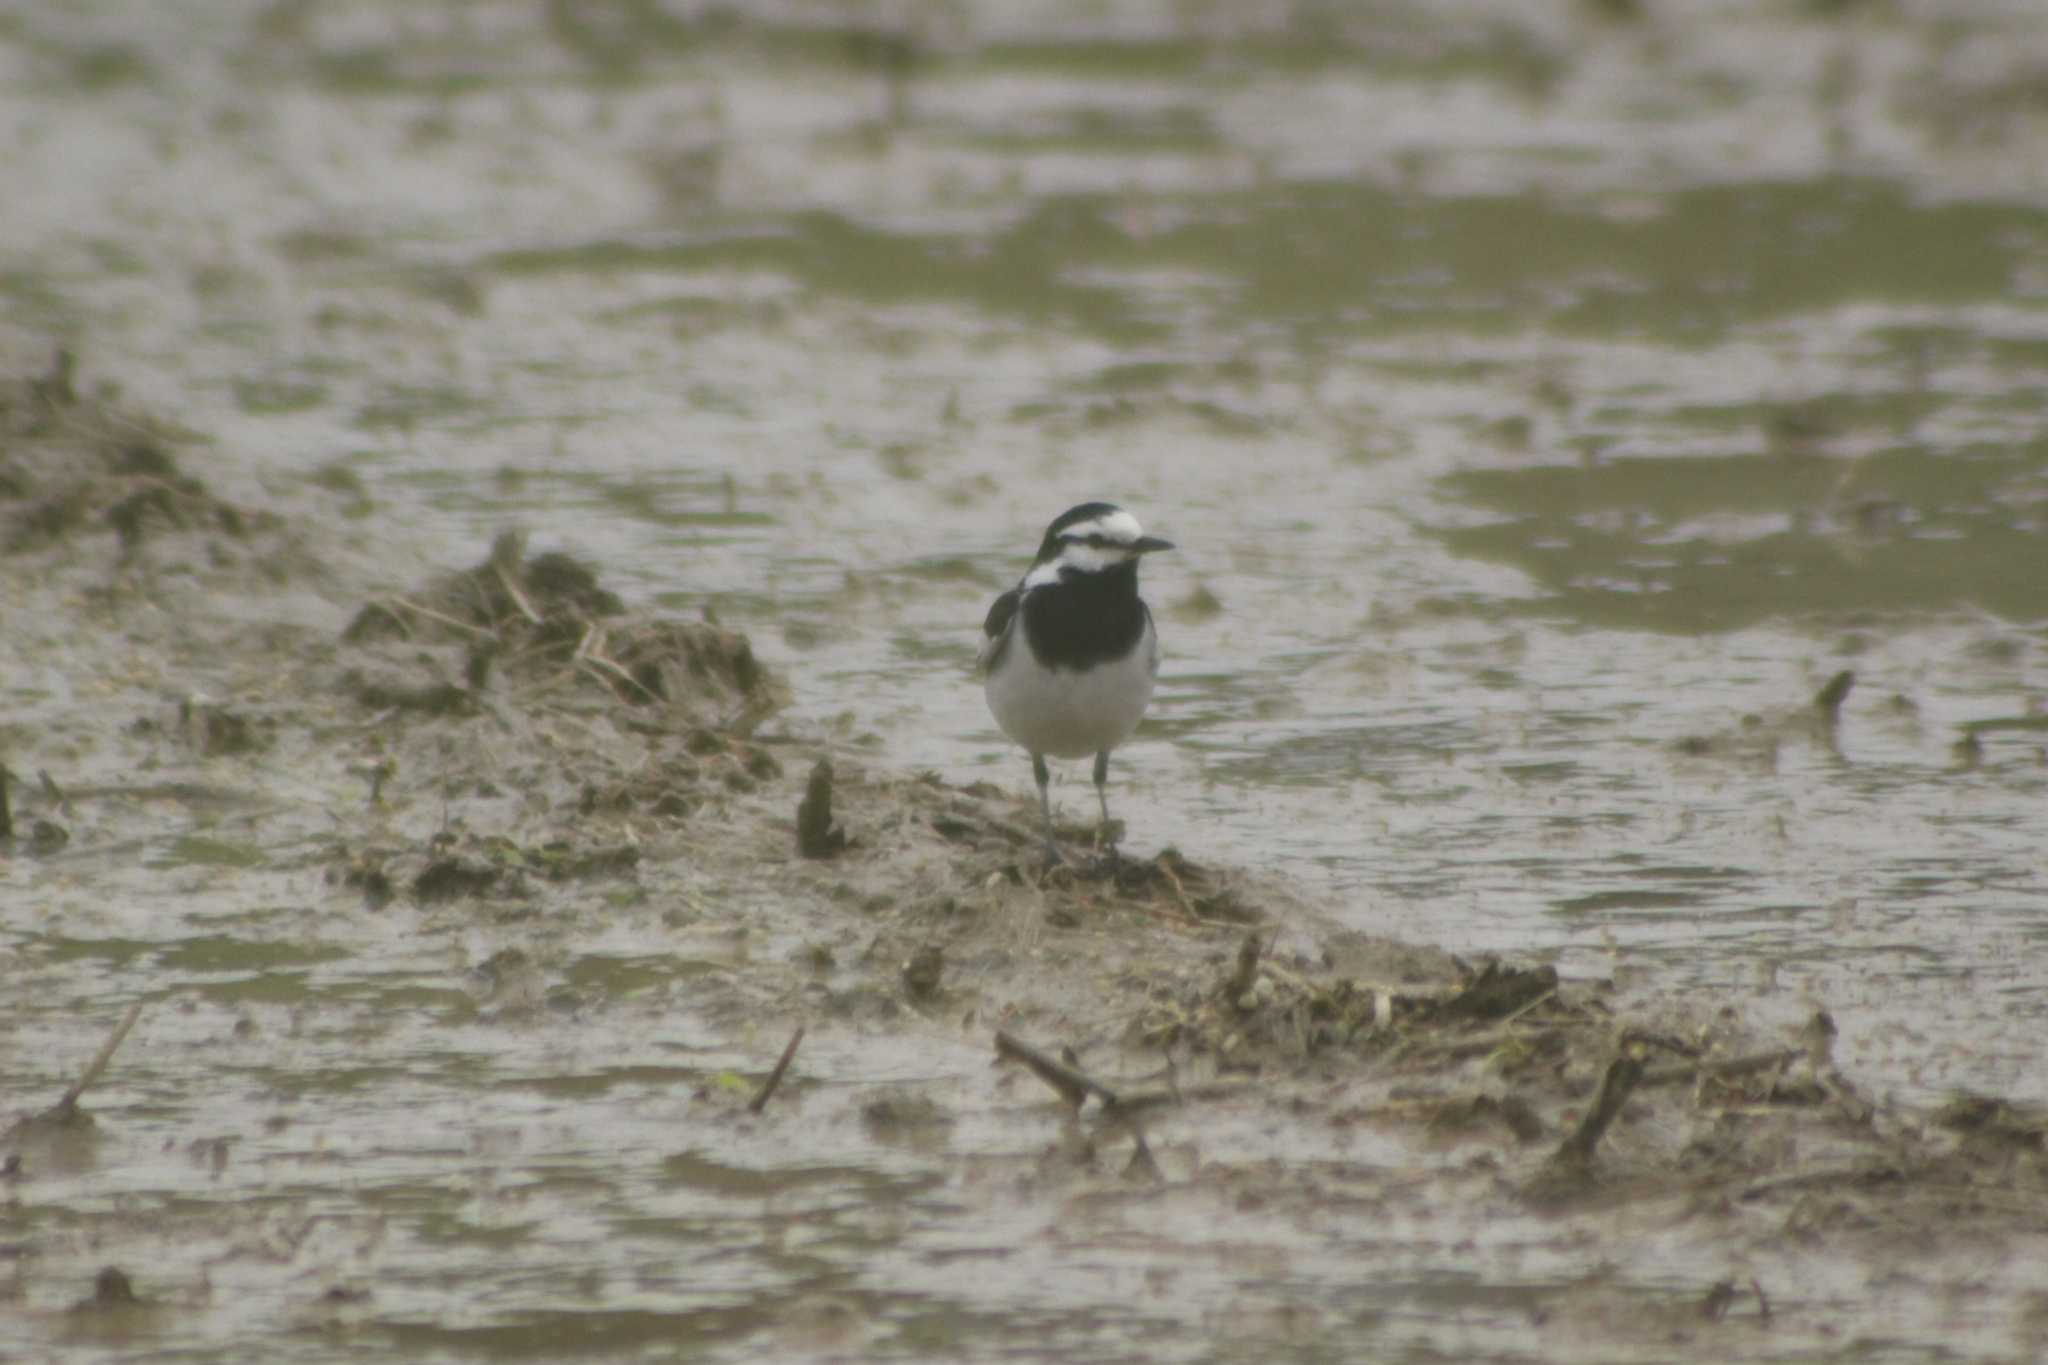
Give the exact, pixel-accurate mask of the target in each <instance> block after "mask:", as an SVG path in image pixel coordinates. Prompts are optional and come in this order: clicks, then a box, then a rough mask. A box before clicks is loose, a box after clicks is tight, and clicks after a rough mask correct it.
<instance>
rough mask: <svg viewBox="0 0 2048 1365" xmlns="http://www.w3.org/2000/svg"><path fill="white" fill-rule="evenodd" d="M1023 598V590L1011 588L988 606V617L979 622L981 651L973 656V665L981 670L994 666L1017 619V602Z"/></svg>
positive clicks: (986, 670) (985, 670) (984, 670)
mask: <svg viewBox="0 0 2048 1365" xmlns="http://www.w3.org/2000/svg"><path fill="white" fill-rule="evenodd" d="M1023 600H1024V592H1023V590H1022V589H1021V588H1012V589H1010V590H1009V591H1008V592H1006V593H1004V594H1003V595H1002V596H1001V597H998V598H997V599H996V600H995V602H994V603H993V604H992V605H991V606H990V607H989V609H988V619H987V620H985V621H983V622H982V623H981V634H982V641H981V652H980V653H979V654H977V655H975V657H974V666H975V667H976V668H978V669H980V670H981V671H982V672H984V673H986V672H988V670H990V669H991V668H994V667H995V666H996V660H997V659H1000V658H1001V657H1002V656H1003V646H1004V645H1005V644H1007V643H1009V639H1010V627H1011V626H1012V625H1013V624H1015V622H1016V619H1017V604H1018V603H1019V602H1021V601H1023Z"/></svg>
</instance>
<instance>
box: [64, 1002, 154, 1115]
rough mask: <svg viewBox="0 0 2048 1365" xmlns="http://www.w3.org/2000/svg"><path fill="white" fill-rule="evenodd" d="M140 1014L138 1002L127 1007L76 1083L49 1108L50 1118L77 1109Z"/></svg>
mask: <svg viewBox="0 0 2048 1365" xmlns="http://www.w3.org/2000/svg"><path fill="white" fill-rule="evenodd" d="M141 1014H142V1002H141V1001H140V1000H138V1001H136V1002H135V1003H134V1004H132V1005H130V1006H129V1007H128V1012H127V1013H126V1014H124V1015H122V1016H121V1022H120V1023H118V1024H116V1025H114V1031H113V1032H112V1033H110V1034H108V1035H107V1041H106V1042H104V1043H101V1044H100V1050H99V1051H98V1052H96V1053H94V1054H93V1059H92V1061H90V1062H88V1063H87V1064H86V1068H85V1070H84V1072H83V1073H81V1074H80V1075H79V1077H78V1081H77V1083H76V1084H74V1085H73V1086H72V1087H71V1088H70V1089H69V1090H67V1091H65V1092H64V1098H63V1099H61V1100H58V1101H57V1103H56V1104H54V1105H52V1106H51V1107H50V1111H49V1113H50V1116H51V1117H53V1118H63V1117H66V1116H68V1115H69V1114H71V1113H72V1111H74V1110H76V1109H77V1108H78V1099H79V1096H81V1095H83V1094H84V1093H85V1092H86V1088H87V1087H88V1086H90V1085H91V1084H92V1083H93V1082H94V1081H96V1080H98V1079H99V1078H100V1073H101V1072H103V1071H105V1070H106V1069H107V1063H109V1062H111V1061H113V1060H114V1053H115V1051H116V1050H117V1049H118V1048H119V1047H120V1046H121V1043H122V1042H123V1041H124V1040H125V1039H126V1038H127V1037H128V1030H130V1029H132V1028H134V1027H135V1020H136V1019H137V1018H138V1017H139V1016H140V1015H141Z"/></svg>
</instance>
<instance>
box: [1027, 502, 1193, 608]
mask: <svg viewBox="0 0 2048 1365" xmlns="http://www.w3.org/2000/svg"><path fill="white" fill-rule="evenodd" d="M1172 548H1173V542H1172V541H1170V540H1161V539H1160V538H1159V537H1158V536H1148V535H1146V534H1145V528H1144V527H1142V526H1140V525H1139V524H1138V519H1137V518H1136V517H1134V516H1132V515H1131V514H1130V513H1129V512H1126V511H1125V510H1124V509H1123V508H1121V507H1118V506H1117V505H1116V504H1115V503H1108V502H1084V503H1082V504H1081V505H1080V506H1078V507H1070V508H1068V509H1067V510H1066V511H1064V512H1062V513H1060V514H1059V515H1058V516H1057V517H1055V518H1053V522H1052V525H1050V526H1048V527H1046V528H1045V539H1044V540H1042V541H1040V542H1039V545H1038V557H1037V558H1036V559H1035V560H1033V561H1032V563H1031V572H1030V573H1029V574H1027V575H1025V579H1024V583H1025V586H1027V587H1035V586H1037V585H1039V584H1041V583H1052V582H1056V581H1058V579H1059V577H1060V575H1061V574H1062V573H1068V572H1071V573H1107V572H1108V571H1110V570H1111V569H1115V568H1119V567H1121V566H1122V565H1125V564H1135V563H1137V561H1138V560H1139V559H1140V558H1142V557H1143V556H1145V555H1148V554H1151V553H1152V552H1153V551H1155V550H1171V549H1172Z"/></svg>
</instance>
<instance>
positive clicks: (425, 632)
mask: <svg viewBox="0 0 2048 1365" xmlns="http://www.w3.org/2000/svg"><path fill="white" fill-rule="evenodd" d="M342 639H343V641H344V643H346V644H349V645H353V646H356V647H357V648H358V649H361V650H364V651H367V652H369V653H370V654H372V656H373V657H378V658H381V659H383V660H384V661H386V662H387V663H389V664H392V665H394V666H395V668H396V671H393V669H391V668H387V669H384V670H383V671H381V672H379V671H365V670H351V671H350V673H349V674H348V675H347V676H346V678H345V684H346V686H347V687H348V689H349V690H350V691H352V692H354V693H355V695H356V696H357V699H358V700H359V701H361V702H362V703H363V704H364V705H366V706H372V707H379V708H394V709H398V710H405V711H418V712H427V713H431V714H436V715H450V714H465V713H467V712H469V711H472V710H474V709H476V705H477V701H478V697H479V696H480V695H481V694H482V693H483V691H484V690H485V688H486V687H487V686H488V685H489V684H490V682H491V680H492V678H493V677H494V676H495V677H497V678H498V679H500V680H502V681H503V683H504V684H505V685H507V686H509V687H511V688H512V689H514V690H515V691H516V692H517V693H518V695H519V697H520V699H521V700H522V702H524V703H527V704H536V703H542V704H544V702H545V699H546V696H547V694H548V693H549V692H550V691H552V690H555V689H557V688H558V687H559V686H560V685H562V684H564V683H571V684H574V685H575V686H576V687H577V688H579V689H581V690H585V691H587V690H589V689H592V688H594V689H597V690H598V691H600V692H601V693H602V695H603V696H604V697H605V698H606V699H607V700H609V701H612V702H618V703H623V704H624V705H626V706H630V707H635V708H644V709H645V710H646V711H647V712H648V713H649V714H648V715H646V716H644V717H642V718H641V719H640V721H639V722H638V723H639V724H641V725H643V726H644V727H646V728H651V729H670V730H687V729H693V728H703V727H706V726H709V727H711V728H713V729H715V730H718V731H726V732H732V733H735V734H746V733H749V732H751V731H752V729H753V728H754V727H755V726H756V725H758V724H760V722H761V721H762V720H763V719H765V718H766V717H767V716H769V715H770V714H772V713H773V712H774V711H775V710H776V709H777V708H778V707H779V706H780V705H781V704H782V701H783V699H784V697H785V696H786V689H785V688H784V687H783V685H782V684H781V683H780V681H779V680H778V679H776V678H775V677H774V676H773V675H772V674H771V673H770V672H769V671H768V670H767V669H766V668H764V667H762V665H761V664H760V662H759V661H758V660H756V659H755V657H754V651H753V646H752V645H751V644H750V643H749V642H748V640H747V637H746V636H744V635H742V634H740V633H739V632H737V631H730V630H725V629H723V628H721V627H720V626H718V625H716V624H714V623H712V622H709V621H701V622H698V621H678V620H674V619H669V618H654V619H634V618H632V617H630V616H628V614H627V612H626V606H625V603H624V602H622V601H621V600H620V599H619V597H618V595H617V594H616V593H613V592H611V591H610V590H609V589H607V588H605V587H603V586H601V585H600V584H599V582H598V578H597V574H596V572H595V571H594V570H592V569H591V568H590V567H589V566H588V565H586V564H584V563H583V562H582V561H580V560H578V559H576V558H575V557H574V556H572V555H567V554H563V553H560V552H557V551H551V552H547V553H543V554H536V555H531V556H529V555H527V554H526V552H525V539H524V537H523V536H522V535H521V534H520V533H518V532H507V533H505V534H503V535H501V536H499V537H498V540H497V542H496V543H495V544H493V545H492V547H491V553H490V555H489V557H488V558H486V559H485V560H484V561H483V562H482V563H481V564H478V565H476V566H475V567H473V568H469V569H463V570H460V571H459V572H456V573H451V574H446V575H443V576H442V577H440V578H438V579H436V580H434V581H433V582H431V583H429V584H427V585H425V586H424V587H423V588H421V589H419V590H418V591H416V592H413V593H409V594H402V595H390V596H384V597H379V598H376V599H374V600H372V601H370V602H368V603H366V604H365V605H364V606H363V608H362V609H361V610H360V611H358V612H357V613H356V616H355V618H354V619H353V620H352V621H351V622H350V623H349V625H348V628H347V629H346V630H345V631H344V632H343V633H342ZM394 645H408V646H415V647H416V646H419V645H434V646H441V647H444V648H446V649H448V650H451V651H458V653H456V654H454V655H452V656H451V657H450V658H449V659H447V660H446V661H445V662H444V663H443V664H442V666H441V667H440V668H439V669H438V670H436V671H434V672H433V673H432V675H431V676H426V677H422V676H420V672H419V669H420V665H421V663H422V662H423V658H422V655H421V652H420V651H419V650H418V649H417V648H414V649H413V650H411V651H410V652H407V653H400V652H398V651H395V650H392V649H390V648H389V647H390V646H394ZM380 647H382V648H380ZM425 662H427V663H428V664H429V666H430V667H432V660H431V656H427V657H426V659H425ZM458 674H459V676H460V677H461V679H462V681H461V682H459V683H458V682H456V681H454V680H453V679H454V676H455V675H458Z"/></svg>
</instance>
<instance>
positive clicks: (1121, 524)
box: [1060, 507, 1145, 545]
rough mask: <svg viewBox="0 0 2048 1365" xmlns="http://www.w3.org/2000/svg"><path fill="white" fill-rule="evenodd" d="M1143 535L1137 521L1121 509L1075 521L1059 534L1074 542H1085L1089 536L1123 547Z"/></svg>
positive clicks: (1143, 529)
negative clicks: (1119, 544)
mask: <svg viewBox="0 0 2048 1365" xmlns="http://www.w3.org/2000/svg"><path fill="white" fill-rule="evenodd" d="M1144 534H1145V528H1144V527H1142V526H1140V525H1138V519H1137V518H1136V517H1134V516H1132V515H1131V514H1130V513H1129V512H1126V511H1124V510H1123V508H1121V507H1119V508H1117V510H1116V511H1114V512H1111V513H1110V514H1109V515H1107V516H1101V517H1090V518H1089V519H1088V520H1087V521H1077V522H1075V523H1074V524H1073V525H1072V526H1069V527H1066V528H1065V529H1063V530H1062V531H1061V532H1060V535H1061V536H1062V537H1063V538H1064V537H1069V536H1071V537H1072V538H1074V539H1075V540H1086V539H1087V538H1088V537H1090V536H1101V537H1103V538H1104V539H1105V540H1114V541H1119V542H1121V543H1122V544H1125V545H1130V544H1132V543H1134V542H1135V541H1136V540H1137V539H1138V537H1140V536H1142V535H1144Z"/></svg>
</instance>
